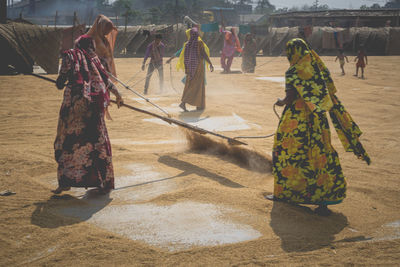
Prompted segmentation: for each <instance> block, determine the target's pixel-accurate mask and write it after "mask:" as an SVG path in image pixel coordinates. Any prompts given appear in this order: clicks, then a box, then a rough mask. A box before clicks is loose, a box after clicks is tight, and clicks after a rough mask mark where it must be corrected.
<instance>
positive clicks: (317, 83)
mask: <svg viewBox="0 0 400 267" xmlns="http://www.w3.org/2000/svg"><path fill="white" fill-rule="evenodd" d="M286 54H287V57H288V60H289V62H290V67H289V69H288V70H287V71H286V97H285V98H284V99H278V101H277V102H276V104H277V105H278V106H284V105H285V109H284V111H283V114H282V117H281V119H280V122H279V125H278V130H277V132H276V135H275V140H274V147H273V173H274V177H275V182H274V194H273V195H270V196H267V199H270V200H282V201H286V202H290V203H297V204H314V205H319V207H318V208H317V209H316V212H317V213H319V214H321V215H327V214H329V213H330V211H329V209H328V208H327V205H332V204H338V203H340V202H342V201H343V199H344V198H345V197H346V179H345V177H344V176H343V173H342V168H341V166H340V162H339V157H338V154H337V152H336V151H335V149H334V148H333V147H332V145H331V133H330V130H329V124H328V119H327V115H326V113H327V112H329V114H330V117H331V119H332V122H333V125H334V126H335V129H336V131H337V133H338V136H339V138H340V140H341V141H342V144H343V146H344V147H345V149H346V151H352V152H354V154H356V155H357V156H358V157H359V158H361V159H363V160H365V161H366V162H367V163H368V164H370V158H369V157H368V155H367V153H366V152H365V150H364V148H363V147H362V145H361V143H360V141H359V139H358V138H359V136H360V135H361V131H360V129H359V128H358V126H357V125H356V124H355V122H354V121H353V120H352V118H351V116H350V114H349V113H347V112H346V110H345V109H344V107H343V106H342V104H341V103H340V101H339V100H338V98H337V97H336V95H335V93H336V89H335V86H334V84H333V81H332V78H331V76H330V73H329V70H328V69H327V68H326V67H325V65H324V63H323V62H322V61H321V59H320V58H319V56H318V55H317V54H316V53H315V52H314V51H313V50H311V49H310V48H309V46H308V45H307V44H306V43H305V42H304V41H303V40H302V39H293V40H291V41H289V42H288V43H287V45H286Z"/></svg>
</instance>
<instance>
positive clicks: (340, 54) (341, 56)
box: [335, 49, 349, 75]
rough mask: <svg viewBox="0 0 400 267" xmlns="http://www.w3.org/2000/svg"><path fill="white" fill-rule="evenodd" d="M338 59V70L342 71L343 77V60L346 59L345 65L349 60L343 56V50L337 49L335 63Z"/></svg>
mask: <svg viewBox="0 0 400 267" xmlns="http://www.w3.org/2000/svg"><path fill="white" fill-rule="evenodd" d="M338 59H339V63H340V68H341V69H342V75H345V72H344V64H345V62H344V60H345V59H346V61H347V63H349V59H348V58H347V57H346V56H345V55H344V54H343V49H339V55H338V56H337V57H336V59H335V62H336V61H337V60H338Z"/></svg>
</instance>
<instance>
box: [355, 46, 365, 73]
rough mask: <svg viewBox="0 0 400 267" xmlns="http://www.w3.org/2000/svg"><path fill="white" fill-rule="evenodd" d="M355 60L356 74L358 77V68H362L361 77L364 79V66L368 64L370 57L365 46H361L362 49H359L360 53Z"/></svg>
mask: <svg viewBox="0 0 400 267" xmlns="http://www.w3.org/2000/svg"><path fill="white" fill-rule="evenodd" d="M354 61H357V63H356V74H355V75H354V76H356V77H358V69H359V68H361V79H364V68H365V66H366V65H368V58H367V55H366V53H365V50H364V47H363V46H361V47H360V50H358V55H357V57H356V58H355V59H354Z"/></svg>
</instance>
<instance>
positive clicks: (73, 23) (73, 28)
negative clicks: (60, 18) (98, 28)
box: [71, 11, 76, 48]
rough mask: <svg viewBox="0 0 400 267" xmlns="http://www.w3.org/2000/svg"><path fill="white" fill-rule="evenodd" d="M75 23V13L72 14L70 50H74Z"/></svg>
mask: <svg viewBox="0 0 400 267" xmlns="http://www.w3.org/2000/svg"><path fill="white" fill-rule="evenodd" d="M75 21H76V11H75V12H74V21H73V22H72V31H71V32H72V38H71V40H72V46H71V47H72V48H74V41H75V40H74V31H75Z"/></svg>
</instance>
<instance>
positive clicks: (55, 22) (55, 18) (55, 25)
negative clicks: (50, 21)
mask: <svg viewBox="0 0 400 267" xmlns="http://www.w3.org/2000/svg"><path fill="white" fill-rule="evenodd" d="M57 18H58V11H56V16H55V17H54V29H56V28H57Z"/></svg>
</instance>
